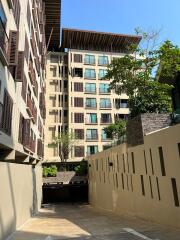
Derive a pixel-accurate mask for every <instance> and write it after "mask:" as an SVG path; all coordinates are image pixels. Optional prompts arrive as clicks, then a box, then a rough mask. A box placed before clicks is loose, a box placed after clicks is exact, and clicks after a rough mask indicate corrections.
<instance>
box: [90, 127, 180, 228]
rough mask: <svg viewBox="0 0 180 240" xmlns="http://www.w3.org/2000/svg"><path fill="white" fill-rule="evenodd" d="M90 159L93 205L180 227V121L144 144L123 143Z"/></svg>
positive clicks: (145, 140) (154, 135)
mask: <svg viewBox="0 0 180 240" xmlns="http://www.w3.org/2000/svg"><path fill="white" fill-rule="evenodd" d="M161 147H162V148H161ZM133 159H134V160H133ZM160 159H161V160H160ZM88 161H89V199H90V203H91V204H92V206H94V207H96V208H102V209H105V210H108V211H111V212H114V213H116V214H130V215H135V216H138V217H141V218H144V219H147V220H150V221H156V222H159V223H161V224H167V225H171V226H174V227H180V207H179V203H180V202H178V201H180V174H179V171H180V124H178V125H175V126H172V127H169V128H166V129H163V130H160V131H157V132H154V133H152V134H148V135H147V136H145V137H144V144H143V145H139V146H136V147H131V148H128V147H127V145H126V144H122V145H119V146H117V147H114V148H111V149H108V150H106V151H104V152H100V153H98V154H96V155H93V156H91V157H89V160H88ZM172 179H173V180H172ZM142 182H144V190H143V184H142ZM173 185H174V186H175V185H176V188H177V191H176V189H175V187H174V189H173ZM175 199H176V202H175Z"/></svg>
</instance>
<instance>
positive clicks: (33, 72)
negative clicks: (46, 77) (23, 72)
mask: <svg viewBox="0 0 180 240" xmlns="http://www.w3.org/2000/svg"><path fill="white" fill-rule="evenodd" d="M29 78H30V81H31V84H32V85H33V86H34V82H35V79H36V74H35V71H34V68H33V64H32V62H29Z"/></svg>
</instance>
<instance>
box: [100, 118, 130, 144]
mask: <svg viewBox="0 0 180 240" xmlns="http://www.w3.org/2000/svg"><path fill="white" fill-rule="evenodd" d="M104 131H105V133H106V134H107V136H108V137H109V138H112V139H120V138H121V137H122V136H123V135H125V133H126V121H125V120H119V121H116V122H115V123H113V124H110V125H109V126H108V127H106V128H104Z"/></svg>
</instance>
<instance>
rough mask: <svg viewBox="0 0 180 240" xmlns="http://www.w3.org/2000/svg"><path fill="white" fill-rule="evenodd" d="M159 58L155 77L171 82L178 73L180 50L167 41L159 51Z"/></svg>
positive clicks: (179, 70)
mask: <svg viewBox="0 0 180 240" xmlns="http://www.w3.org/2000/svg"><path fill="white" fill-rule="evenodd" d="M159 58H160V66H159V69H158V72H157V77H158V78H162V79H165V80H172V81H173V80H174V79H175V77H176V75H177V73H178V72H180V48H179V47H178V46H175V45H173V44H172V43H171V41H169V40H167V41H165V42H164V43H163V44H162V46H161V47H160V49H159Z"/></svg>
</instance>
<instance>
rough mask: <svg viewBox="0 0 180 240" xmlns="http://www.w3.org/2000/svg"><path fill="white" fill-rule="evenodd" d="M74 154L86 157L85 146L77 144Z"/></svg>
mask: <svg viewBox="0 0 180 240" xmlns="http://www.w3.org/2000/svg"><path fill="white" fill-rule="evenodd" d="M74 156H75V157H84V146H75V147H74Z"/></svg>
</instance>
